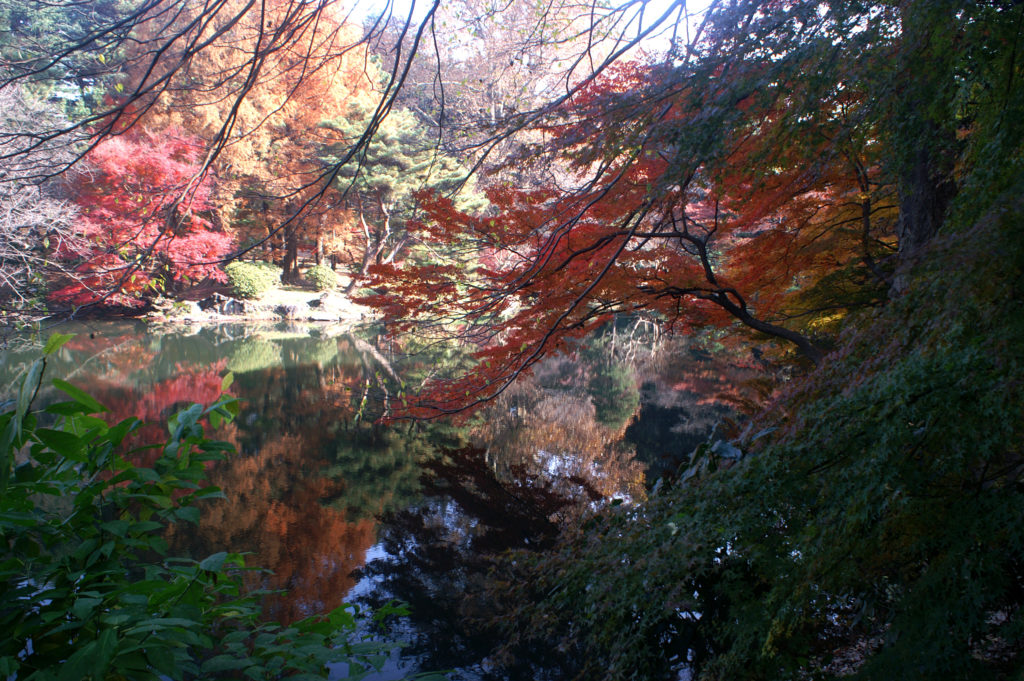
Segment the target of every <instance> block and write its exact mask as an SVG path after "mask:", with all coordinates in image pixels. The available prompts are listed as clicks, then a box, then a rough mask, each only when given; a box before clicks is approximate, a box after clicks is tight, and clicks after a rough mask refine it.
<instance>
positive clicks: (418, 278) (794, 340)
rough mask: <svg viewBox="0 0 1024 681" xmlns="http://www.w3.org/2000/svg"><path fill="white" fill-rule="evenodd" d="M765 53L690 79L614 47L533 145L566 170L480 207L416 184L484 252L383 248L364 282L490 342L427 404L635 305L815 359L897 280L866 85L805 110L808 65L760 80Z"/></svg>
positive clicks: (479, 397)
mask: <svg viewBox="0 0 1024 681" xmlns="http://www.w3.org/2000/svg"><path fill="white" fill-rule="evenodd" d="M759 68H760V67H759V66H758V65H756V64H755V65H750V66H749V67H748V68H747V69H746V70H744V69H743V68H741V67H740V66H735V67H733V68H732V69H731V70H727V69H718V70H716V71H715V73H712V74H711V76H712V81H711V82H710V83H709V84H704V85H702V86H701V87H699V88H695V87H694V85H693V81H692V80H683V79H680V78H677V77H675V72H674V68H673V67H672V66H671V65H664V64H663V65H644V64H638V63H631V64H625V65H622V66H619V67H616V68H615V69H612V70H611V71H609V72H608V73H607V74H606V75H605V77H603V78H601V79H598V80H595V81H594V82H592V83H591V84H589V85H588V86H587V87H584V88H582V89H580V90H579V91H578V92H577V93H576V94H575V96H574V97H572V98H570V99H569V100H568V101H567V102H566V104H565V105H564V106H563V107H562V109H561V110H560V111H559V115H558V118H557V119H556V120H555V121H554V122H550V123H547V124H545V126H544V127H543V131H544V132H545V134H546V135H547V138H548V142H547V144H546V148H545V149H543V150H540V151H543V152H544V153H540V154H539V153H538V149H531V150H530V153H531V155H532V156H533V158H538V159H542V161H543V162H544V163H547V164H550V165H551V166H558V167H561V168H565V169H566V170H565V171H564V177H563V178H562V180H563V181H562V183H561V184H562V186H561V187H555V186H552V187H551V188H549V189H542V190H532V191H522V190H518V189H514V188H511V187H507V186H501V187H492V189H491V191H490V192H489V198H490V201H491V209H490V210H489V211H488V212H486V213H484V214H482V215H470V214H467V213H464V212H460V211H459V210H457V209H456V208H455V206H454V204H453V203H452V201H450V200H448V199H445V198H441V197H428V196H424V197H421V200H422V207H423V209H424V211H425V215H426V217H425V219H424V220H423V221H422V222H421V223H419V224H418V225H417V226H416V228H417V229H418V230H419V231H420V232H421V233H422V234H423V237H424V238H426V239H431V240H433V241H435V242H442V243H445V242H448V243H450V242H455V241H458V242H460V243H464V244H471V245H472V246H473V247H474V248H475V249H476V252H477V253H478V254H480V255H481V256H482V257H481V258H480V259H479V260H477V261H476V262H474V263H470V264H466V263H463V264H462V266H459V265H456V264H453V263H444V264H429V265H424V266H418V267H412V266H405V267H402V266H382V267H378V268H376V270H374V275H375V279H374V281H373V282H372V283H373V286H375V287H376V289H377V291H378V294H377V295H375V296H373V297H371V298H370V299H369V302H370V303H371V304H373V305H376V306H377V307H378V308H380V309H382V310H383V311H384V312H385V313H386V314H387V315H388V317H389V318H391V319H393V320H395V327H394V328H396V329H404V328H406V327H412V326H415V325H417V321H418V320H419V319H422V318H424V317H427V318H429V319H430V320H431V323H432V324H433V326H432V328H434V329H443V330H445V331H446V332H447V333H449V334H451V333H455V334H457V335H459V336H460V337H461V338H462V339H463V340H470V341H472V342H474V343H476V344H477V346H478V350H477V353H476V354H477V358H478V359H479V361H480V368H479V370H478V371H476V372H473V374H471V375H467V376H464V377H462V378H459V379H457V380H455V381H452V382H447V383H444V384H438V385H436V386H434V387H433V388H432V389H431V390H430V391H429V392H428V394H427V395H426V396H425V399H424V400H423V401H422V402H421V403H420V404H419V405H418V406H417V407H416V409H415V410H414V411H415V413H416V414H418V415H431V414H437V413H446V412H451V411H457V410H460V409H462V408H464V407H466V406H467V405H473V404H479V403H480V402H481V401H483V400H486V399H489V398H490V397H492V396H493V395H495V394H497V393H498V392H500V391H502V390H504V389H505V387H507V386H508V385H509V383H510V381H511V380H512V379H514V378H515V377H516V376H517V375H519V374H520V373H521V372H523V371H524V370H527V369H529V367H530V366H531V365H532V364H533V363H534V362H536V361H537V360H538V359H539V358H541V357H542V356H544V355H545V354H547V353H550V352H553V351H558V350H560V349H564V348H566V347H568V344H569V342H570V340H571V339H573V338H577V337H581V336H583V335H585V334H586V333H588V332H590V331H592V330H594V329H596V328H597V327H599V326H600V325H601V324H604V323H605V322H607V321H608V320H610V319H611V318H612V316H613V315H615V314H621V313H630V314H636V313H640V314H646V315H650V316H652V317H654V318H656V319H659V320H661V321H663V322H665V323H667V324H668V325H669V326H670V327H674V328H676V329H680V330H686V329H689V328H694V327H705V326H709V325H710V326H719V327H722V326H727V325H732V324H736V323H737V322H738V323H739V324H740V325H742V326H744V327H746V329H747V330H748V331H750V332H754V333H759V334H762V335H766V336H768V337H771V338H774V339H776V340H781V341H785V342H787V343H789V344H790V345H791V346H792V347H795V349H796V350H797V351H798V353H799V354H800V355H802V356H803V357H804V358H805V359H807V360H809V361H811V362H813V363H818V362H820V360H821V358H822V356H823V354H824V347H823V345H822V344H821V342H820V340H819V338H817V337H816V336H818V335H820V330H821V329H822V328H823V327H825V326H827V324H828V322H829V319H830V317H834V316H837V315H841V314H844V313H845V312H846V311H848V310H850V309H852V308H855V307H858V306H861V305H867V304H873V303H874V302H875V300H876V299H877V298H876V297H875V296H877V292H878V291H879V290H880V287H883V286H885V284H886V281H885V273H884V272H883V271H882V270H881V269H880V268H879V267H878V262H879V261H880V260H881V259H884V257H886V255H888V254H889V253H891V252H894V251H895V238H894V236H893V232H894V227H895V222H896V219H895V215H896V207H895V201H896V200H895V197H894V192H893V190H892V188H891V186H887V185H886V184H885V183H884V182H883V181H882V179H881V176H880V171H879V170H878V169H877V168H876V164H875V162H874V158H875V156H876V155H877V154H878V149H877V146H878V144H877V141H876V140H875V139H874V138H872V136H871V134H870V130H864V129H862V128H863V127H864V126H863V125H862V124H861V123H860V122H859V119H858V118H857V115H856V109H857V107H858V105H859V101H858V98H857V94H856V93H855V92H852V91H851V88H846V89H842V90H836V91H835V92H833V93H832V100H831V101H824V102H821V103H820V106H819V108H818V113H817V114H814V115H811V116H808V115H807V114H806V113H805V109H803V108H801V107H795V105H793V103H792V102H793V99H794V98H796V97H799V92H798V91H797V90H798V89H799V88H800V87H801V85H800V82H799V81H798V80H796V79H794V82H793V83H780V84H778V85H777V87H773V88H770V89H768V91H766V92H759V91H758V90H757V89H756V88H755V87H754V85H753V84H754V83H757V82H760V81H759V80H758V69H759ZM716 78H717V80H715V79H716ZM787 88H789V90H788V91H787V90H786V89H787ZM784 91H786V92H787V94H785V95H784V94H783V92H784ZM794 93H795V94H794ZM795 108H796V109H799V111H797V112H794V111H793V109H795ZM712 119H713V120H712ZM709 121H710V122H709ZM705 127H706V128H707V130H704V128H705ZM766 159H771V164H767V162H766ZM516 162H524V163H528V162H529V160H528V159H518V160H517V161H516ZM566 185H575V187H574V189H572V190H571V191H566V190H565V186H566Z"/></svg>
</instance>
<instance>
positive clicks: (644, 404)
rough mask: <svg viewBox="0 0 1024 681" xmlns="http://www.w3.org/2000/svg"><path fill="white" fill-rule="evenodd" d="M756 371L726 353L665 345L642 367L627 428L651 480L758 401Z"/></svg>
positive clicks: (627, 436) (671, 468) (673, 468)
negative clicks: (633, 412)
mask: <svg viewBox="0 0 1024 681" xmlns="http://www.w3.org/2000/svg"><path fill="white" fill-rule="evenodd" d="M758 375H759V374H758V371H757V369H756V368H755V367H753V366H752V365H751V364H750V363H749V362H743V361H740V360H739V359H738V358H737V357H735V356H729V355H728V354H727V353H718V354H712V353H709V352H706V351H703V350H700V349H698V348H696V347H694V346H693V345H692V344H689V343H686V342H685V341H684V342H678V341H677V342H675V343H669V344H668V345H667V346H666V347H665V349H664V350H663V351H662V352H660V353H657V354H655V355H654V356H652V357H651V359H650V361H648V362H646V363H644V364H643V365H641V367H640V369H639V370H638V378H639V379H640V380H641V381H642V384H641V390H640V392H641V400H640V409H639V411H638V412H637V415H636V418H634V420H633V421H632V423H630V424H629V426H628V427H627V428H626V431H625V434H624V435H625V440H626V442H628V443H629V444H631V445H632V446H634V447H635V448H636V452H637V458H638V459H640V460H641V461H643V462H644V463H645V464H646V466H647V477H648V480H650V481H653V480H655V479H657V478H658V477H661V476H663V475H666V474H673V473H675V472H676V468H677V467H678V466H679V465H680V464H681V463H682V462H684V461H686V460H687V458H688V457H689V455H690V454H691V453H692V452H693V450H694V449H695V448H696V447H697V445H699V444H700V443H702V442H705V441H706V440H707V439H708V437H709V436H710V435H711V432H712V431H713V430H714V428H715V426H716V425H718V424H720V423H721V422H722V421H723V420H726V419H728V418H730V417H731V416H732V415H733V414H735V413H736V411H737V409H747V408H749V407H750V405H752V404H754V403H755V402H756V400H757V396H756V389H754V388H753V387H752V383H753V382H754V381H755V379H756V377H757V376H758Z"/></svg>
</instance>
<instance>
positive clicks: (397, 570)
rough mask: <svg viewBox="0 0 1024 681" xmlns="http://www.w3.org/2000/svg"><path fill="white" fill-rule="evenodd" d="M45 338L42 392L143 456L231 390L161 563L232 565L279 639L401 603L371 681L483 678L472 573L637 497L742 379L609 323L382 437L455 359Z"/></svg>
mask: <svg viewBox="0 0 1024 681" xmlns="http://www.w3.org/2000/svg"><path fill="white" fill-rule="evenodd" d="M59 331H61V332H62V333H75V334H76V336H75V338H74V339H73V340H71V341H70V342H69V343H67V344H66V345H65V346H64V347H63V348H62V349H61V350H60V351H59V353H58V355H57V356H56V357H54V358H53V359H52V360H51V361H50V362H49V365H48V368H47V371H48V376H49V377H50V378H55V377H60V378H65V379H66V380H69V381H71V382H72V383H74V384H76V385H78V386H80V387H82V388H84V389H85V390H87V391H88V392H90V393H91V394H93V395H94V396H95V397H96V398H97V399H98V400H99V401H100V402H101V403H103V404H104V405H105V406H107V407H108V408H109V409H110V410H111V413H112V417H113V418H115V419H122V418H127V417H130V416H136V417H139V418H141V419H143V420H144V421H146V422H147V423H148V424H150V425H148V426H146V429H145V430H144V433H143V437H149V438H152V440H153V441H157V440H159V439H160V438H161V436H162V434H163V432H164V426H163V421H164V420H165V419H166V418H167V417H168V416H169V415H170V414H172V413H173V412H174V411H175V410H177V409H178V408H180V407H182V406H184V405H186V404H188V403H190V402H210V401H212V400H214V399H216V398H217V397H218V395H219V394H220V389H221V383H222V377H223V376H224V375H225V374H227V373H228V372H229V371H230V372H232V373H233V374H234V382H233V383H232V385H231V386H230V388H229V390H228V392H229V393H230V394H231V395H232V396H234V397H236V398H238V399H239V400H240V403H241V412H240V414H239V416H238V418H237V420H236V421H235V422H233V423H231V424H229V425H227V426H224V427H222V428H221V429H220V430H219V431H217V432H216V433H215V434H214V435H215V437H217V438H218V439H223V440H227V441H228V442H231V443H232V444H233V445H234V446H235V447H236V449H237V450H238V454H237V455H236V456H234V457H232V458H230V459H229V460H227V461H223V462H220V463H217V464H214V465H212V466H211V468H210V469H209V479H210V482H211V483H212V484H215V485H218V486H219V487H221V488H222V489H223V490H224V492H225V494H226V496H227V498H226V499H224V500H218V501H212V502H210V503H209V504H208V505H207V506H206V507H205V508H203V519H202V523H201V524H200V526H199V527H198V528H194V527H179V528H175V534H174V535H173V536H172V537H171V542H172V546H173V547H174V548H175V549H176V550H178V551H181V552H187V553H190V554H191V555H193V556H197V557H199V556H203V555H208V554H211V553H214V552H217V551H222V550H229V551H235V552H246V553H248V554H250V558H249V562H250V563H252V564H255V565H260V566H262V567H265V568H269V570H270V571H271V572H270V573H266V574H255V573H254V574H253V575H252V578H251V581H252V582H253V586H259V587H262V588H266V589H271V590H275V591H280V592H281V595H279V596H277V597H273V598H271V599H269V601H268V603H267V608H268V611H269V614H270V616H272V617H273V618H276V619H280V620H292V619H295V618H298V617H302V616H306V615H309V614H314V613H317V612H321V611H324V610H328V609H330V608H333V607H336V606H337V605H339V604H340V603H341V602H343V601H347V602H356V603H359V604H362V605H364V606H368V607H374V606H379V605H380V604H382V603H385V602H387V601H389V600H390V599H400V600H402V601H405V602H407V603H409V605H410V608H411V616H410V617H409V618H406V619H404V620H402V621H400V622H397V623H394V624H393V625H392V630H391V631H389V632H388V633H387V635H388V636H391V637H399V638H402V639H404V640H405V641H407V642H408V644H409V646H408V647H407V648H406V650H405V652H404V653H403V656H402V660H401V662H398V663H395V664H393V665H392V667H393V669H391V670H390V671H388V672H387V673H385V674H384V675H382V676H381V677H379V678H394V677H397V676H400V675H401V673H403V672H405V673H407V672H412V671H416V670H420V669H435V670H436V669H449V670H454V672H453V678H466V679H475V678H487V677H488V675H489V672H488V665H487V663H486V658H487V655H488V653H489V651H490V650H491V648H492V647H493V643H494V642H493V641H488V640H486V636H481V635H480V634H479V632H476V631H473V630H472V628H471V627H467V626H466V624H465V622H466V618H465V616H464V615H465V610H466V608H467V607H471V606H467V603H466V600H467V596H466V594H467V593H469V592H471V591H472V590H473V588H474V585H475V584H476V585H478V584H479V582H480V580H482V579H485V575H486V570H487V561H486V558H485V557H486V556H487V555H490V554H495V553H500V552H502V551H504V550H506V549H509V548H524V547H525V548H531V547H542V546H543V545H544V543H545V542H546V541H549V540H550V539H551V538H552V537H553V536H554V534H555V532H556V531H557V522H558V520H559V518H560V517H564V516H565V514H568V513H578V512H580V510H581V509H586V508H592V507H594V506H595V505H597V504H600V503H602V501H605V500H610V499H613V498H621V499H625V500H627V501H628V500H631V499H640V498H642V497H643V495H644V490H645V489H646V487H647V485H648V484H649V483H650V482H651V481H653V480H654V479H655V478H657V477H658V476H659V475H662V474H663V473H665V472H666V471H669V470H672V469H674V468H675V467H676V466H678V464H679V463H680V462H681V461H682V460H684V459H685V456H686V455H687V454H688V453H689V452H691V451H692V450H693V448H694V447H695V446H696V445H697V444H698V443H700V442H702V441H703V440H705V439H706V438H707V437H708V435H709V434H710V432H711V430H712V429H713V427H714V426H715V424H716V422H718V421H719V420H720V419H722V418H723V417H726V416H727V415H728V414H729V413H730V412H731V410H732V408H733V402H734V400H735V399H736V398H737V397H738V395H739V393H738V388H737V386H739V385H741V383H742V382H743V380H744V379H745V378H747V377H749V375H750V374H751V373H752V369H750V368H744V367H743V366H739V365H737V364H736V363H735V362H731V363H730V362H725V361H723V360H722V359H720V358H716V357H713V356H711V355H710V354H708V353H706V352H700V351H696V350H694V349H692V348H690V347H689V346H687V345H686V344H685V343H680V342H674V341H664V340H662V339H657V338H653V337H651V336H650V335H649V334H645V333H643V331H644V329H643V328H638V327H636V326H632V325H628V324H623V325H622V326H621V328H618V329H616V331H615V333H614V334H611V333H608V334H605V335H603V336H601V337H599V338H594V339H591V340H590V341H589V342H588V343H587V344H586V346H584V347H581V348H580V349H579V351H577V352H576V353H574V354H573V355H572V356H561V357H556V358H553V359H550V360H548V361H546V362H545V363H544V364H543V365H541V366H539V367H538V368H537V369H536V370H535V371H534V373H533V375H532V376H529V377H527V378H525V379H523V380H521V381H519V383H517V384H516V385H515V386H514V387H513V388H512V389H510V390H509V391H507V392H506V393H505V394H503V395H502V396H501V397H500V398H499V399H498V400H496V401H495V403H494V404H492V405H490V406H489V407H487V408H486V409H485V410H483V411H481V412H480V413H478V414H476V415H474V416H473V417H471V418H468V419H463V420H462V421H461V422H460V423H458V424H454V423H448V422H440V421H436V422H429V423H410V422H399V423H396V424H392V425H388V426H385V425H381V424H380V423H379V422H378V421H379V419H380V417H381V415H382V414H383V413H384V412H385V411H386V410H387V409H388V407H389V406H390V405H393V404H395V403H396V400H400V399H401V398H402V396H403V393H404V392H405V391H407V390H409V391H412V390H415V389H416V388H417V387H418V386H420V385H423V384H424V383H425V382H429V381H430V380H434V379H435V378H436V377H438V376H441V375H443V374H444V373H445V372H446V371H448V370H457V369H458V367H459V366H464V364H465V361H466V360H465V358H464V357H462V356H461V355H460V353H459V352H457V351H454V350H451V349H442V348H437V347H422V348H416V347H415V343H413V342H411V341H405V342H403V343H400V342H398V341H396V339H393V338H388V337H386V336H384V335H383V334H382V333H381V330H380V329H379V328H373V327H371V328H366V329H363V330H358V331H352V330H348V331H343V330H341V329H337V328H331V327H325V326H319V327H296V326H266V327H253V326H240V325H222V326H206V327H202V328H200V327H195V328H187V327H172V328H165V329H157V328H154V327H148V326H146V325H144V324H143V323H141V322H103V323H90V324H81V325H78V326H76V327H74V328H68V327H66V326H65V327H61V328H60V329H59ZM43 340H44V339H40V338H34V337H31V336H26V337H20V338H15V339H11V340H9V341H8V342H7V344H6V346H5V347H0V393H2V394H4V395H9V394H10V393H11V392H12V390H13V387H14V386H15V385H16V382H17V380H18V376H19V374H20V373H21V372H22V371H24V369H25V368H27V366H28V364H29V363H31V361H32V360H34V359H35V358H36V357H38V354H39V348H40V347H41V343H42V341H43ZM0 399H2V398H0ZM52 399H56V396H55V395H52V394H48V393H47V392H46V391H44V392H43V393H41V395H40V400H42V401H44V402H45V401H47V400H52ZM566 499H570V500H574V501H572V502H571V503H570V502H568V501H566Z"/></svg>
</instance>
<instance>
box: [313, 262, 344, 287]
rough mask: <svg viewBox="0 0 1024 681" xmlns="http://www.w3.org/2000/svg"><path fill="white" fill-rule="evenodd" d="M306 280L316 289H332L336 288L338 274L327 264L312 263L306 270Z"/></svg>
mask: <svg viewBox="0 0 1024 681" xmlns="http://www.w3.org/2000/svg"><path fill="white" fill-rule="evenodd" d="M306 281H308V282H309V283H310V284H312V285H313V288H315V289H316V290H317V291H333V290H334V289H336V288H338V275H337V274H335V272H334V270H332V269H331V268H330V267H329V266H328V265H314V266H313V267H310V268H309V269H308V270H306Z"/></svg>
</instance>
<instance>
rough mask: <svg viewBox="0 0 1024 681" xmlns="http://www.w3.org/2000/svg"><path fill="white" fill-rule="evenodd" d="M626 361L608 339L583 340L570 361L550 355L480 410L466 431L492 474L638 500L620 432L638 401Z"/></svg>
mask: <svg viewBox="0 0 1024 681" xmlns="http://www.w3.org/2000/svg"><path fill="white" fill-rule="evenodd" d="M634 371H635V369H634V367H633V363H632V362H630V361H628V360H626V359H624V358H622V357H621V356H619V353H618V352H617V351H616V347H615V336H614V335H613V334H610V333H609V334H606V335H604V336H600V337H597V338H593V339H590V340H589V341H588V344H587V345H586V346H584V347H583V348H581V350H580V351H579V352H577V353H576V354H575V355H574V356H571V357H570V356H566V355H562V356H558V357H552V358H549V359H547V360H545V361H544V362H542V363H541V364H539V365H538V366H537V367H536V368H535V370H534V372H533V375H532V376H524V377H521V378H520V379H519V380H518V381H517V382H516V383H515V384H513V385H512V386H511V387H510V388H509V389H508V390H506V391H505V392H504V393H502V394H501V395H500V396H499V397H498V398H497V399H495V400H494V402H493V403H492V404H491V405H489V406H488V407H487V408H485V409H484V410H483V418H482V419H480V421H479V424H478V425H477V426H476V428H475V429H474V436H475V442H476V443H477V444H478V445H479V446H481V447H485V448H486V450H487V457H488V460H489V461H491V462H492V464H493V465H494V466H495V468H496V469H497V470H498V471H506V470H507V469H508V468H509V467H526V468H527V469H528V470H534V471H535V472H537V473H543V474H546V475H548V476H550V477H551V478H552V479H553V480H557V481H558V484H560V485H561V486H562V489H563V492H564V493H566V494H571V493H572V486H573V484H575V483H576V482H578V481H585V484H586V486H587V487H589V488H591V489H594V490H597V491H598V492H600V494H601V495H602V496H604V497H606V498H610V497H612V496H616V495H629V496H642V494H643V471H642V466H641V465H640V463H639V462H638V461H637V460H636V459H635V457H634V454H633V451H632V450H631V448H630V447H628V446H625V445H624V444H623V442H622V429H623V426H624V425H625V424H626V422H627V421H628V420H629V419H630V418H631V417H632V416H633V413H634V412H635V411H636V408H637V405H638V404H639V395H638V392H637V389H636V379H635V378H634Z"/></svg>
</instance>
